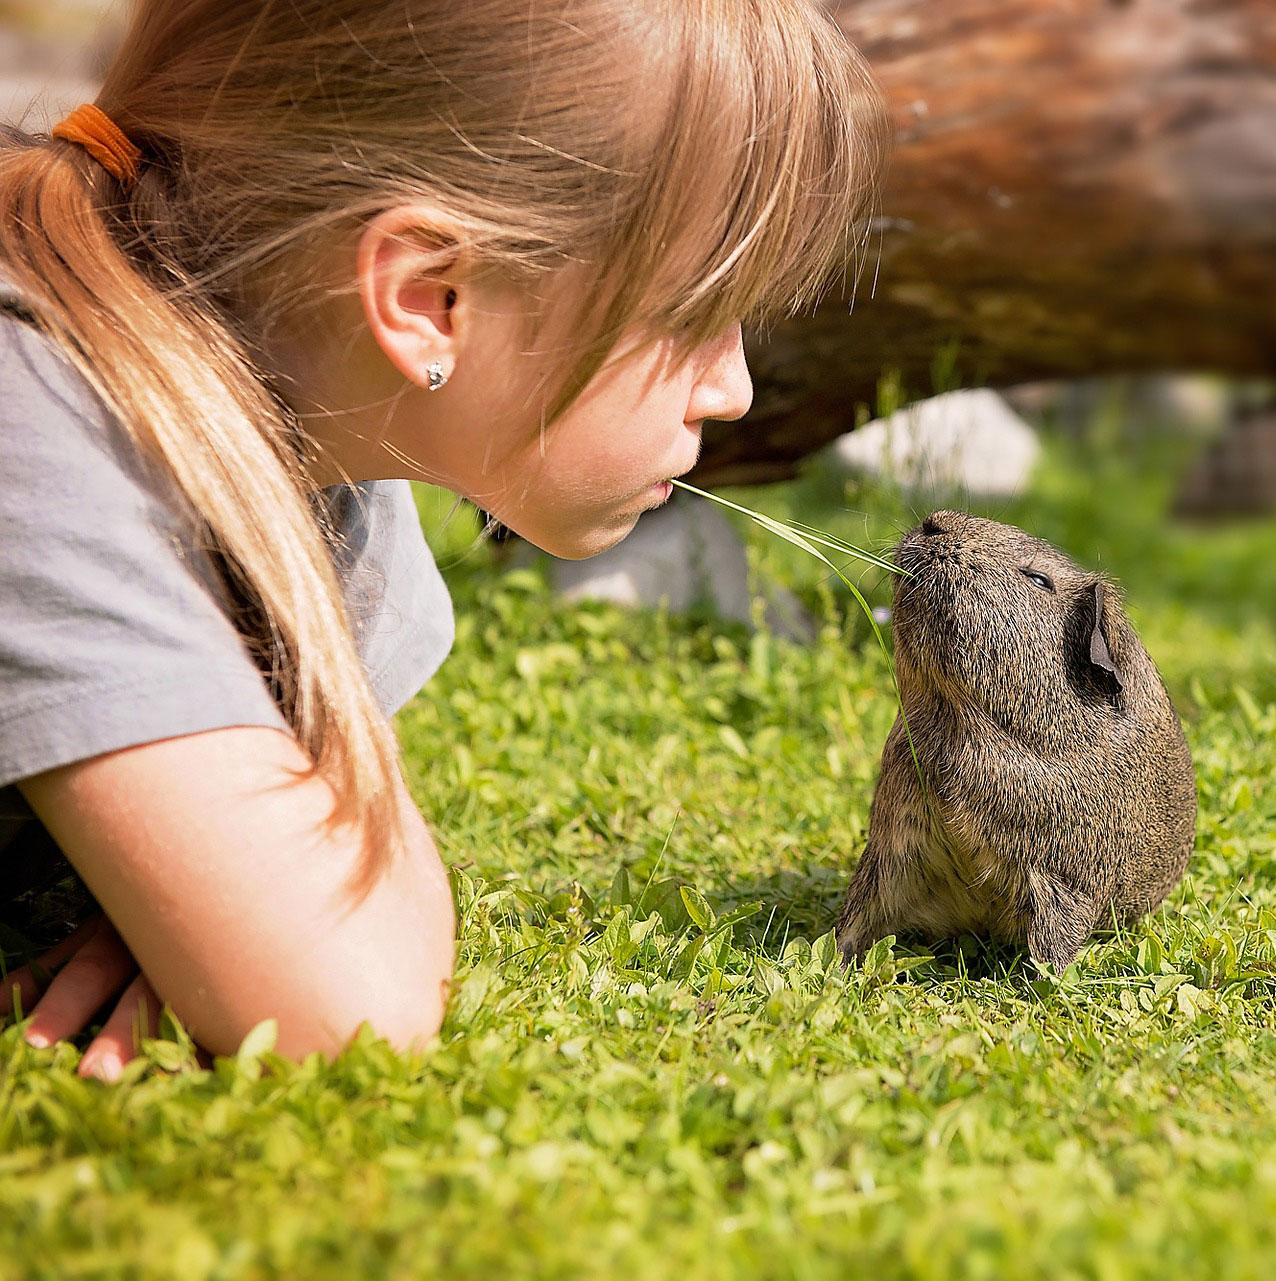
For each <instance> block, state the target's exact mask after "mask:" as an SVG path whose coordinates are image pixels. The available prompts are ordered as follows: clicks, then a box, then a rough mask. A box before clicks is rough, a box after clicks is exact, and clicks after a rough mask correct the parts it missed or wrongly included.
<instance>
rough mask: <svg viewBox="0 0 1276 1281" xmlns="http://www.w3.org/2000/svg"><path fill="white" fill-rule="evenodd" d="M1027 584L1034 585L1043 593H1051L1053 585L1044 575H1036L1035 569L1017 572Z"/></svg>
mask: <svg viewBox="0 0 1276 1281" xmlns="http://www.w3.org/2000/svg"><path fill="white" fill-rule="evenodd" d="M1019 572H1020V573H1021V574H1022V575H1023V576H1024V577H1025V578H1026V579H1028V581H1029V582H1032V583H1036V585H1037V586H1038V587H1040V588H1041V590H1042V591H1043V592H1053V591H1054V584H1053V583H1052V582H1051V581H1050V580H1049V579H1048V578H1047V577H1046V576H1045V575H1044V574H1038V573H1037V571H1036V570H1035V569H1021V570H1020V571H1019Z"/></svg>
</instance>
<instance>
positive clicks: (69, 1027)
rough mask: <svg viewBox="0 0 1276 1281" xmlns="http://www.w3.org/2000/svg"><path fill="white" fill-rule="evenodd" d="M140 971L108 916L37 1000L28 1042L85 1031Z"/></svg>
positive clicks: (46, 1041) (49, 1041)
mask: <svg viewBox="0 0 1276 1281" xmlns="http://www.w3.org/2000/svg"><path fill="white" fill-rule="evenodd" d="M136 973H137V962H136V961H134V959H133V954H132V953H131V952H130V951H129V950H128V947H127V946H126V945H125V943H124V941H123V939H121V938H120V936H119V935H118V934H117V933H116V932H115V929H114V927H113V926H112V925H111V924H110V922H109V921H107V920H106V919H105V918H103V919H102V921H101V922H100V924H99V927H98V929H97V930H96V931H94V933H93V934H92V935H90V936H89V937H88V938H87V939H86V940H85V941H84V943H83V945H82V946H80V947H79V948H78V949H77V950H76V952H75V954H74V955H73V956H72V957H71V958H70V960H68V961H67V963H66V964H65V965H64V966H63V967H62V968H61V969H60V970H59V971H58V973H57V975H56V976H55V978H54V980H53V982H52V983H50V984H49V990H48V991H47V992H45V994H44V995H43V996H42V997H41V998H40V999H39V1001H37V1002H36V1005H35V1010H34V1012H33V1014H32V1017H31V1022H30V1024H29V1025H28V1027H27V1033H26V1037H27V1041H28V1042H29V1043H30V1044H31V1045H34V1046H37V1047H38V1048H41V1049H42V1048H43V1047H44V1046H46V1045H52V1044H53V1042H54V1041H60V1040H61V1039H62V1038H63V1037H66V1036H72V1035H74V1034H75V1033H76V1032H79V1031H81V1030H82V1029H83V1028H84V1027H85V1026H86V1025H87V1024H88V1021H89V1019H90V1018H92V1016H93V1015H94V1014H95V1013H96V1012H97V1011H98V1010H99V1009H101V1008H102V1006H103V1005H104V1004H105V1003H106V1002H107V1001H108V1000H109V999H110V998H111V997H112V996H115V995H116V994H117V993H118V992H119V991H120V990H121V989H122V988H123V987H124V986H125V984H127V983H128V981H129V979H130V978H131V977H132V976H133V975H134V974H136Z"/></svg>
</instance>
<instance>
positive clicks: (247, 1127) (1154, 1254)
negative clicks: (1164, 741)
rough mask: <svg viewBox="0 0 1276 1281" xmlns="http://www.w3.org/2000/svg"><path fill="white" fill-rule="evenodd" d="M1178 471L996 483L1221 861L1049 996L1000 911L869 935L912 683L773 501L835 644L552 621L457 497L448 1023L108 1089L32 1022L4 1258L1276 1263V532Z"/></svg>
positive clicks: (1057, 452)
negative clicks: (1105, 584) (455, 954)
mask: <svg viewBox="0 0 1276 1281" xmlns="http://www.w3.org/2000/svg"><path fill="white" fill-rule="evenodd" d="M1173 464H1174V459H1173V458H1167V457H1164V456H1160V455H1157V456H1142V455H1138V456H1136V455H1131V454H1130V453H1129V452H1128V451H1127V452H1126V453H1124V454H1120V453H1115V452H1112V451H1104V450H1099V449H1097V448H1091V447H1084V446H1082V447H1078V446H1073V447H1065V446H1063V445H1062V444H1056V445H1054V446H1053V447H1052V451H1051V454H1050V457H1049V460H1048V463H1047V465H1046V466H1045V467H1044V468H1043V470H1042V472H1041V475H1040V477H1039V480H1038V482H1037V484H1036V485H1035V487H1034V490H1033V492H1032V494H1031V495H1030V496H1028V497H1027V498H1025V499H1024V500H1023V501H1022V502H1018V503H1015V504H1010V505H1005V506H1003V507H1001V508H999V509H995V510H993V511H991V512H990V513H989V514H993V515H998V516H1000V517H1002V518H1004V519H1010V520H1014V521H1016V522H1018V523H1021V524H1024V525H1025V526H1027V527H1029V528H1031V529H1033V530H1034V531H1035V532H1038V533H1041V534H1043V535H1044V536H1046V537H1049V538H1052V539H1054V540H1056V541H1058V542H1060V543H1062V544H1063V545H1064V546H1066V547H1067V548H1068V549H1069V550H1070V551H1072V552H1073V554H1074V555H1076V556H1077V557H1078V558H1079V559H1081V560H1082V561H1084V562H1086V563H1089V564H1095V565H1101V566H1102V567H1103V568H1104V569H1106V570H1108V571H1110V572H1111V573H1112V574H1114V575H1115V576H1116V577H1117V578H1118V579H1120V580H1121V581H1122V583H1123V584H1124V586H1125V588H1126V590H1127V594H1128V597H1129V604H1130V610H1131V613H1132V615H1133V617H1134V618H1135V620H1136V622H1137V625H1138V626H1139V628H1140V630H1141V632H1142V634H1143V636H1144V639H1145V641H1146V643H1147V644H1148V647H1149V649H1150V650H1151V651H1152V653H1153V655H1154V657H1155V658H1156V659H1157V660H1158V661H1159V663H1160V664H1161V666H1162V669H1163V671H1164V673H1165V675H1166V678H1167V682H1168V683H1169V685H1170V688H1171V692H1172V693H1173V694H1174V696H1175V697H1176V699H1177V700H1178V702H1179V705H1180V707H1181V708H1182V709H1183V711H1184V713H1185V717H1186V720H1187V730H1188V735H1189V739H1190V741H1191V744H1192V747H1193V751H1194V753H1195V756H1196V760H1197V764H1198V769H1199V779H1200V796H1201V821H1200V835H1199V840H1198V844H1197V853H1196V856H1195V859H1194V862H1193V865H1192V869H1191V875H1190V877H1189V879H1188V881H1187V882H1186V883H1185V884H1184V885H1183V886H1182V887H1181V888H1180V889H1179V890H1178V891H1177V892H1176V893H1175V894H1174V896H1173V897H1172V899H1171V900H1170V902H1169V904H1168V905H1167V906H1166V908H1165V909H1164V910H1163V911H1161V912H1160V913H1158V914H1157V915H1156V916H1155V917H1154V918H1152V919H1150V920H1148V921H1146V922H1145V923H1143V924H1142V925H1141V926H1140V927H1139V928H1138V929H1137V930H1135V931H1133V932H1132V933H1130V934H1128V935H1124V936H1120V937H1117V938H1115V939H1112V940H1107V941H1102V942H1095V943H1093V944H1091V945H1090V946H1089V947H1087V948H1086V949H1085V951H1084V952H1083V953H1082V955H1081V957H1080V958H1079V961H1078V964H1077V965H1076V966H1075V967H1074V968H1073V969H1071V970H1070V971H1069V972H1068V974H1067V975H1065V976H1064V977H1063V980H1062V981H1061V982H1060V983H1058V984H1052V983H1050V982H1047V981H1045V980H1044V979H1042V978H1041V977H1040V976H1039V975H1038V974H1036V973H1035V972H1034V971H1033V970H1032V968H1031V967H1030V966H1028V965H1026V964H1025V963H1024V961H1023V959H1022V958H1021V957H1019V956H1017V955H1016V954H1014V953H1012V952H1009V951H1007V950H1005V949H997V948H991V947H988V946H985V945H982V944H980V943H979V942H977V941H976V940H973V939H962V940H957V941H955V942H953V943H950V944H945V945H943V946H941V947H938V948H936V949H934V955H933V956H926V957H923V956H919V955H916V954H914V953H912V952H910V951H908V950H907V949H905V948H901V947H896V948H894V949H892V948H890V947H889V946H879V947H878V948H877V949H875V950H874V952H873V953H872V955H871V956H870V957H869V959H868V961H867V963H866V964H865V966H864V967H863V968H862V969H861V970H857V971H855V972H853V973H844V972H843V971H842V970H841V969H840V967H839V966H838V964H837V963H836V960H835V956H834V949H833V947H832V941H831V938H830V936H829V934H828V930H829V927H830V924H831V917H832V913H833V911H834V909H835V907H836V904H837V901H838V898H839V895H840V892H841V890H842V888H843V887H844V885H845V882H846V879H847V876H848V873H849V870H850V868H851V867H852V865H853V863H854V860H855V858H856V856H857V854H858V851H859V849H860V846H861V844H862V841H863V838H864V833H865V827H866V823H867V815H868V806H869V801H870V798H871V795H872V787H873V780H874V775H875V771H876V765H877V757H878V753H879V752H880V749H881V744H882V742H883V740H884V738H885V735H886V732H887V729H888V728H889V726H890V723H891V720H892V718H893V716H894V712H895V704H894V697H893V693H892V690H891V685H890V680H889V676H888V672H887V669H886V666H885V660H884V659H883V657H882V655H881V654H880V653H879V652H877V650H876V645H875V643H874V642H873V641H872V639H871V635H870V633H869V631H868V628H867V626H866V624H865V623H864V622H863V620H862V619H860V618H859V617H858V616H857V614H856V612H855V610H854V607H853V605H852V604H851V603H850V597H849V593H848V592H847V591H846V590H845V588H844V587H842V585H841V584H840V583H838V581H837V580H836V578H835V577H834V576H833V575H831V574H829V573H828V571H827V569H826V568H825V567H822V566H820V565H819V564H818V563H817V562H815V561H813V560H810V559H808V558H806V557H804V556H803V555H802V553H801V552H800V551H799V550H798V549H797V548H794V547H792V546H790V545H788V544H784V543H782V542H780V541H779V540H776V539H773V538H772V539H768V538H767V537H766V536H765V535H763V534H761V533H760V531H756V530H750V531H746V532H747V537H748V538H749V540H750V544H751V548H752V552H751V555H752V557H753V560H754V563H755V565H756V567H757V569H758V571H759V572H761V573H765V574H767V575H769V576H774V577H778V578H780V579H781V580H783V581H785V582H786V583H788V584H789V585H790V586H791V587H793V588H794V590H796V591H797V592H798V594H799V595H800V596H801V597H802V599H803V600H804V601H805V602H806V603H807V604H808V605H809V606H810V607H811V608H812V609H813V610H815V611H816V612H817V614H818V616H819V617H820V618H821V619H822V630H821V633H820V636H819V638H818V641H817V643H816V644H814V645H813V646H811V647H808V648H800V647H797V646H794V645H790V644H787V643H785V642H782V641H780V640H777V639H774V638H772V637H769V636H766V635H759V636H755V637H750V636H749V634H748V633H747V632H746V631H745V629H743V628H738V627H733V626H727V625H723V624H720V623H717V622H715V621H713V620H712V619H707V618H698V619H697V618H692V619H678V618H671V617H668V616H667V615H665V614H664V613H661V612H659V611H647V612H642V613H639V614H635V615H630V614H626V613H623V612H621V611H618V610H616V609H613V608H609V607H602V606H581V607H573V608H560V607H558V606H556V605H555V604H554V602H553V601H552V600H551V598H550V596H549V595H548V593H547V591H546V588H545V585H544V582H543V579H542V577H541V576H540V575H539V574H538V573H537V572H534V571H529V570H518V571H513V572H509V571H506V570H504V569H502V568H501V567H500V566H499V565H498V564H497V563H496V559H497V558H496V553H495V552H494V551H493V549H491V548H486V547H485V548H480V549H478V550H477V551H470V550H468V548H469V544H470V541H471V539H472V536H473V532H474V527H473V523H472V519H471V518H470V517H469V516H468V515H467V514H465V513H462V514H461V515H459V516H458V517H457V518H456V519H455V520H453V521H452V522H451V524H449V525H447V526H446V528H443V529H442V530H441V531H440V530H439V528H438V527H439V525H440V524H441V519H442V513H443V512H444V510H445V507H444V506H443V505H441V504H440V503H439V501H438V499H437V498H436V497H435V496H431V495H424V496H423V504H424V506H425V508H426V509H427V512H428V520H429V523H430V525H431V526H432V527H434V529H435V536H434V541H435V542H436V544H437V545H438V547H439V548H440V558H441V559H442V560H443V561H444V562H445V563H446V564H450V566H451V567H450V569H449V570H448V575H449V578H450V580H451V583H452V587H453V591H454V594H455V597H456V600H457V610H458V616H459V634H458V641H457V646H456V650H455V653H454V655H453V657H452V658H451V660H450V661H449V662H448V664H447V665H446V666H445V667H444V669H443V671H442V672H441V673H440V675H439V677H438V678H436V680H435V681H434V682H433V683H432V684H431V686H430V687H429V689H428V691H427V692H426V693H425V694H424V695H422V696H421V697H420V698H418V699H417V700H416V701H415V702H414V703H413V704H412V705H411V706H410V707H409V708H408V709H406V710H405V711H404V713H403V714H402V716H401V720H400V729H401V734H402V738H403V742H404V744H405V748H406V752H407V757H408V761H409V768H410V778H411V784H412V787H413V790H414V793H415V795H416V796H417V798H418V800H419V801H420V803H421V805H422V807H423V808H424V809H425V811H426V813H427V814H428V815H429V816H430V818H431V821H432V823H433V825H434V827H435V829H436V831H437V832H438V833H439V836H440V840H441V843H442V845H443V847H444V850H445V854H446V856H447V857H448V859H449V861H450V862H451V864H452V866H453V869H454V875H455V884H456V889H457V895H458V901H459V905H460V909H461V921H462V926H461V952H460V973H461V978H462V981H461V983H460V986H459V990H458V993H457V996H456V999H455V1001H454V1003H453V1006H452V1008H451V1011H450V1014H449V1016H448V1020H447V1023H446V1025H445V1028H444V1032H443V1035H442V1037H441V1041H440V1043H439V1045H438V1046H437V1048H435V1049H433V1050H432V1051H431V1052H430V1053H428V1054H425V1055H423V1056H420V1057H418V1058H401V1057H397V1056H395V1055H393V1054H392V1053H390V1052H389V1051H388V1050H387V1049H386V1047H385V1046H383V1045H379V1044H377V1043H374V1042H372V1041H370V1040H367V1039H365V1040H362V1041H360V1042H359V1043H357V1044H356V1045H355V1046H353V1047H352V1048H351V1049H350V1050H349V1051H348V1052H347V1053H346V1054H345V1055H344V1056H343V1057H342V1058H341V1060H339V1061H338V1062H337V1063H336V1064H334V1065H332V1066H325V1065H323V1064H322V1063H321V1062H320V1061H319V1060H318V1059H313V1060H311V1061H308V1062H307V1063H305V1064H303V1065H301V1066H292V1065H289V1064H287V1063H286V1062H284V1061H282V1060H280V1059H278V1058H277V1057H275V1056H273V1055H271V1054H270V1053H269V1052H265V1051H263V1050H262V1048H261V1046H260V1045H249V1046H248V1047H247V1048H246V1050H245V1052H244V1053H242V1054H241V1056H240V1057H239V1059H226V1060H220V1061H219V1062H218V1063H217V1064H216V1066H215V1068H214V1070H212V1071H209V1072H205V1071H199V1070H191V1069H190V1068H189V1066H187V1067H186V1068H185V1069H184V1070H174V1069H178V1068H181V1067H182V1065H183V1064H187V1065H189V1046H187V1045H185V1044H184V1042H183V1039H182V1037H181V1035H180V1032H178V1031H177V1030H175V1029H171V1028H170V1029H169V1032H168V1036H167V1038H166V1039H164V1040H159V1041H156V1042H153V1043H151V1044H150V1046H149V1049H148V1056H147V1058H146V1059H145V1060H144V1061H142V1062H139V1063H138V1064H136V1065H134V1066H133V1067H131V1068H130V1069H128V1073H127V1078H126V1080H125V1082H124V1083H123V1084H121V1085H119V1086H117V1087H113V1088H111V1087H103V1086H101V1085H100V1084H98V1083H95V1082H85V1081H81V1080H79V1079H78V1078H76V1077H75V1076H74V1075H73V1068H74V1065H75V1062H76V1060H77V1057H78V1051H77V1050H76V1049H75V1048H73V1047H72V1046H69V1045H63V1046H58V1047H55V1048H54V1049H53V1050H50V1051H44V1052H35V1051H32V1050H30V1049H28V1048H27V1047H26V1046H25V1043H24V1042H23V1041H22V1040H21V1037H20V1031H19V1029H17V1028H9V1029H8V1030H6V1031H4V1032H3V1033H0V1073H2V1076H0V1277H3V1276H8V1275H13V1276H26V1277H42V1278H43V1277H47V1278H59V1279H61V1278H68V1277H76V1278H90V1277H92V1278H97V1277H104V1278H105V1277H139V1278H167V1277H172V1278H178V1277H180V1278H183V1279H184V1281H185V1279H188V1278H190V1279H202V1278H259V1277H274V1276H281V1277H296V1278H304V1279H306V1281H311V1279H315V1281H318V1279H326V1278H334V1279H335V1278H341V1279H342V1281H345V1279H347V1278H354V1277H394V1278H416V1277H421V1278H433V1277H436V1276H448V1277H474V1278H493V1277H502V1278H505V1277H513V1278H519V1277H528V1278H531V1277H535V1278H556V1277H591V1278H592V1277H607V1276H612V1275H618V1276H638V1277H644V1278H645V1277H652V1278H664V1277H669V1276H677V1275H679V1274H680V1273H683V1274H686V1275H688V1276H690V1275H694V1276H695V1277H696V1278H697V1279H698V1281H699V1279H700V1278H717V1277H768V1278H769V1277H776V1278H795V1279H805V1278H824V1277H828V1278H839V1279H842V1278H847V1277H859V1276H864V1277H882V1278H895V1277H901V1278H902V1277H909V1278H938V1277H962V1278H983V1277H988V1278H997V1279H999V1281H1001V1279H1014V1278H1027V1277H1049V1278H1052V1279H1053V1278H1073V1277H1075V1278H1095V1279H1096V1281H1108V1279H1111V1278H1134V1277H1148V1278H1153V1277H1155V1278H1177V1277H1182V1276H1202V1275H1212V1276H1215V1277H1220V1278H1229V1279H1230V1278H1241V1277H1254V1278H1258V1277H1266V1276H1269V1275H1270V1274H1271V1270H1272V1260H1273V1258H1274V1257H1276V1031H1274V1030H1273V1017H1272V1003H1273V997H1274V996H1276V861H1274V859H1273V855H1274V854H1276V822H1274V820H1276V794H1274V793H1273V789H1272V788H1271V786H1270V784H1269V780H1270V779H1271V777H1272V774H1273V771H1274V769H1276V621H1274V620H1273V617H1272V608H1273V606H1272V601H1273V597H1274V596H1276V590H1274V587H1276V581H1274V580H1276V573H1274V572H1273V569H1272V565H1273V561H1274V560H1276V522H1264V523H1250V524H1247V525H1244V526H1235V527H1231V528H1219V529H1209V530H1199V529H1189V528H1179V527H1175V526H1170V525H1167V524H1166V522H1165V520H1164V516H1163V512H1164V508H1165V504H1166V500H1167V495H1168V493H1169V485H1170V480H1171V477H1172V474H1173ZM736 497H739V498H741V499H742V501H745V502H748V503H751V504H753V505H756V506H759V507H761V508H763V509H764V510H766V511H767V512H769V513H770V514H772V515H775V516H783V515H785V514H786V513H791V514H797V515H800V517H801V518H802V519H803V520H806V521H808V522H813V523H820V524H824V525H826V526H827V527H828V528H830V529H831V530H834V531H835V532H837V533H838V534H839V535H841V536H842V537H843V538H846V539H848V540H849V541H852V542H858V543H859V544H860V545H865V546H873V547H877V548H879V549H881V548H884V547H886V546H887V545H888V544H889V542H890V541H891V540H892V539H893V537H894V536H895V534H896V533H897V532H899V531H900V530H901V529H902V528H903V527H904V526H905V525H906V524H908V523H911V520H912V513H911V512H910V511H909V510H908V508H907V506H906V505H905V504H903V503H902V502H901V501H900V499H899V498H898V496H897V495H895V494H892V493H891V492H890V491H889V490H887V489H883V488H876V489H870V488H855V487H851V488H847V487H846V486H845V485H844V484H843V482H841V481H840V480H839V479H837V478H836V477H834V476H832V475H831V474H829V473H827V472H821V471H818V470H817V471H814V472H812V473H811V474H809V475H808V476H807V477H806V478H805V479H804V480H802V481H801V482H798V483H795V484H793V485H790V486H784V487H777V488H775V489H770V490H766V491H752V492H749V493H747V494H738V495H736ZM985 510H986V509H985ZM862 512H872V513H873V515H872V516H871V517H866V516H864V515H861V514H857V513H862ZM848 573H852V574H855V575H858V573H859V570H858V569H854V570H848ZM857 581H860V582H862V584H863V586H864V587H865V588H866V589H867V590H868V591H869V592H870V595H871V596H872V598H873V599H874V600H877V601H879V602H880V601H884V600H885V595H884V592H885V590H886V589H885V586H884V585H883V584H881V583H880V582H879V581H877V580H876V579H875V578H874V577H872V576H871V575H865V576H864V577H863V578H862V579H858V580H857Z"/></svg>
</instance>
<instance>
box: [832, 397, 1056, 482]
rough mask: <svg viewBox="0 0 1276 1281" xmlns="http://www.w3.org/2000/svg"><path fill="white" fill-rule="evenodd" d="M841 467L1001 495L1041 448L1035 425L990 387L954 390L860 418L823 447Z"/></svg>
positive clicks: (1021, 477)
mask: <svg viewBox="0 0 1276 1281" xmlns="http://www.w3.org/2000/svg"><path fill="white" fill-rule="evenodd" d="M829 449H830V453H831V456H832V457H833V458H834V459H836V460H837V462H838V463H840V464H841V466H843V467H844V468H846V470H848V471H852V472H859V473H866V474H869V475H873V476H881V477H885V478H887V479H890V480H893V481H895V482H896V483H897V484H899V485H901V486H902V487H903V488H905V489H908V490H913V491H921V492H927V493H934V494H949V493H961V494H977V495H980V496H982V497H990V498H1008V497H1011V496H1013V495H1015V494H1018V493H1019V492H1020V491H1022V489H1023V488H1024V486H1025V485H1026V484H1027V482H1028V479H1029V477H1030V476H1031V474H1032V468H1033V466H1034V464H1035V463H1036V461H1037V458H1038V456H1039V455H1040V452H1041V446H1040V443H1039V442H1038V440H1037V436H1036V433H1035V432H1034V431H1033V430H1032V428H1031V427H1029V426H1028V424H1027V423H1025V422H1024V420H1023V419H1022V418H1020V417H1019V415H1018V414H1016V413H1015V412H1014V410H1012V409H1011V408H1010V406H1009V405H1007V404H1006V402H1005V401H1004V400H1002V398H1001V397H1000V396H998V395H997V394H996V393H995V392H992V391H986V390H973V391H954V392H949V393H948V394H947V395H944V396H936V397H934V398H933V399H931V400H924V401H920V402H918V403H917V404H915V405H910V406H908V408H906V409H901V410H900V411H899V412H898V413H895V414H892V415H891V416H890V417H889V418H885V419H878V420H876V421H875V422H871V423H866V424H865V425H864V426H863V427H861V428H859V429H858V430H857V431H853V432H850V433H848V434H847V435H845V436H842V437H840V438H839V439H837V440H836V441H834V442H833V444H832V445H831V446H830V447H829Z"/></svg>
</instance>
